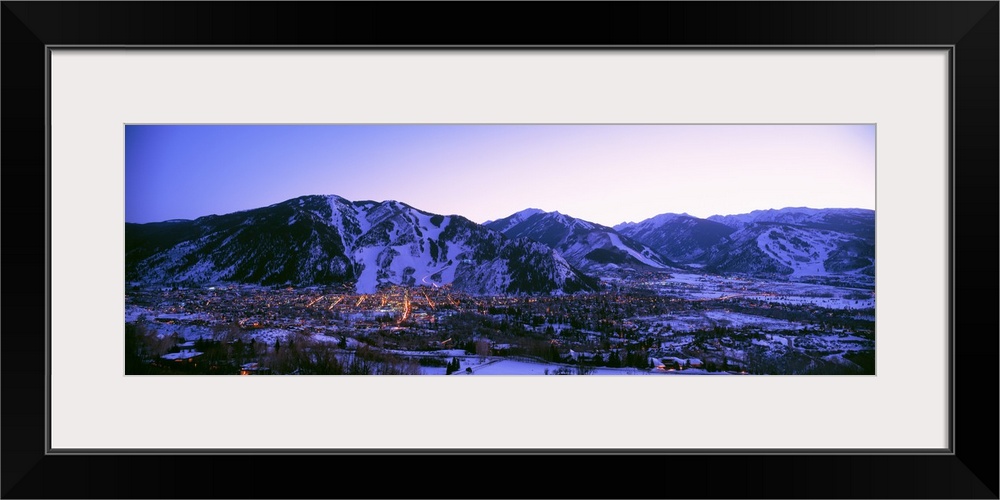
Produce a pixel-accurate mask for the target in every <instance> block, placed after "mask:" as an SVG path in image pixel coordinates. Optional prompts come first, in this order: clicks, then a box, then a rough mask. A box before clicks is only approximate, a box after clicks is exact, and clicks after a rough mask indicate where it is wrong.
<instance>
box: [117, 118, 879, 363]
mask: <svg viewBox="0 0 1000 500" xmlns="http://www.w3.org/2000/svg"><path fill="white" fill-rule="evenodd" d="M875 144H876V127H875V125H874V124H843V125H841V124H837V125H811V124H806V125H744V124H739V125H659V124H655V125H645V124H642V125H638V124H637V125H596V124H595V125H592V124H538V125H534V124H532V125H527V124H525V125H520V124H511V125H507V124H497V125H488V124H455V125H452V124H364V125H126V126H125V186H124V188H125V191H124V200H125V207H124V208H125V220H124V235H125V263H124V264H125V283H124V289H125V304H124V316H125V317H124V334H123V337H124V338H123V340H124V367H125V368H124V369H125V374H126V375H232V376H247V375H442V376H446V375H447V376H469V375H473V376H484V375H507V376H524V375H529V376H549V375H590V376H617V375H652V376H680V375H730V376H746V375H834V376H848V375H875V372H876V370H875V344H876V338H875V173H876V155H875Z"/></svg>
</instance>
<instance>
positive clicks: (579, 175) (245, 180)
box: [125, 124, 876, 226]
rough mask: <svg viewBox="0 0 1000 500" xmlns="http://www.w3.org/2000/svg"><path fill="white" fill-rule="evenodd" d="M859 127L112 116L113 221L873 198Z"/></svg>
mask: <svg viewBox="0 0 1000 500" xmlns="http://www.w3.org/2000/svg"><path fill="white" fill-rule="evenodd" d="M875 163H876V158H875V125H873V124H867V125H866V124H861V125H584V124H578V125H444V124H442V125H433V124H426V125H405V124H404V125H126V127H125V221H126V222H137V223H144V222H158V221H164V220H169V219H195V218H198V217H202V216H205V215H212V214H219V215H221V214H227V213H232V212H236V211H241V210H248V209H253V208H259V207H264V206H268V205H272V204H275V203H279V202H282V201H285V200H288V199H291V198H296V197H299V196H303V195H310V194H322V195H328V194H335V195H338V196H342V197H344V198H346V199H348V200H352V201H358V200H374V201H383V200H397V201H401V202H404V203H406V204H408V205H411V206H413V207H415V208H418V209H421V210H425V211H428V212H432V213H438V214H442V215H452V214H458V215H462V216H465V217H468V218H469V219H471V220H473V221H475V222H479V223H482V222H485V221H487V220H495V219H499V218H503V217H506V216H508V215H510V214H512V213H515V212H518V211H521V210H524V209H526V208H529V207H530V208H539V209H542V210H546V211H559V212H561V213H564V214H567V215H571V216H573V217H577V218H580V219H585V220H588V221H592V222H596V223H599V224H603V225H607V226H613V225H616V224H619V223H621V222H627V221H631V222H638V221H641V220H644V219H647V218H649V217H653V216H655V215H659V214H662V213H688V214H690V215H694V216H697V217H708V216H711V215H728V214H737V213H747V212H751V211H753V210H766V209H772V208H774V209H777V208H784V207H810V208H866V209H875Z"/></svg>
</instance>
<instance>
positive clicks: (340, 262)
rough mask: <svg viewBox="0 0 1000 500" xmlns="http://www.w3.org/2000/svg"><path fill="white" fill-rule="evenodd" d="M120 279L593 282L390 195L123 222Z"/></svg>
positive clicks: (556, 285)
mask: <svg viewBox="0 0 1000 500" xmlns="http://www.w3.org/2000/svg"><path fill="white" fill-rule="evenodd" d="M125 272H126V280H129V281H144V282H152V283H170V282H172V283H184V282H187V283H210V282H239V283H256V284H264V285H269V284H286V283H287V284H293V285H312V284H337V283H352V282H353V283H355V287H356V289H357V291H358V292H359V293H371V292H374V291H375V290H376V289H377V288H378V287H379V286H380V285H384V284H401V285H417V284H424V285H428V286H432V285H447V284H450V285H452V286H453V287H455V288H456V289H461V290H464V291H467V292H469V293H477V294H502V293H572V292H575V291H580V290H594V289H597V287H598V286H599V283H598V282H597V280H595V279H594V278H591V277H588V276H586V275H584V274H583V273H581V272H580V271H578V270H577V269H575V268H573V266H571V265H570V264H569V263H568V262H566V260H565V259H563V258H562V257H561V256H560V255H559V254H558V253H556V252H555V251H553V250H552V249H551V248H549V247H547V246H545V245H543V244H539V243H536V242H533V241H530V240H525V239H520V240H519V239H513V238H508V237H505V236H504V235H503V234H501V233H499V232H497V231H493V230H491V229H488V228H486V227H483V226H481V225H479V224H476V223H474V222H472V221H470V220H468V219H466V218H464V217H461V216H457V215H451V216H443V215H436V214H431V213H428V212H424V211H422V210H418V209H416V208H413V207H411V206H409V205H406V204H404V203H400V202H398V201H384V202H381V203H377V202H374V201H354V202H352V201H349V200H346V199H344V198H341V197H339V196H303V197H300V198H295V199H292V200H288V201H285V202H282V203H277V204H275V205H271V206H269V207H263V208H258V209H253V210H247V211H242V212H236V213H232V214H227V215H222V216H215V215H213V216H207V217H200V218H198V219H195V220H192V221H188V220H184V221H171V222H161V223H150V224H126V225H125Z"/></svg>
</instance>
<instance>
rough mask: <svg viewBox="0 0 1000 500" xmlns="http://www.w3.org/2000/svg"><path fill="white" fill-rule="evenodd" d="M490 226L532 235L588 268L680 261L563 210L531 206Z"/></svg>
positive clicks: (646, 266)
mask: <svg viewBox="0 0 1000 500" xmlns="http://www.w3.org/2000/svg"><path fill="white" fill-rule="evenodd" d="M486 227H489V228H491V229H494V230H496V231H501V232H503V234H504V235H506V236H507V237H510V238H528V239H531V240H533V241H537V242H539V243H542V244H545V245H548V246H550V247H552V248H554V249H555V250H556V251H558V252H559V254H560V255H562V256H563V257H564V258H565V259H566V260H567V261H568V262H569V263H570V264H572V265H573V266H575V267H577V268H579V269H582V270H583V271H585V272H598V271H603V270H611V269H620V268H624V267H628V268H641V269H649V268H653V269H672V268H676V266H677V265H676V264H675V263H674V262H672V261H670V260H669V259H666V258H664V257H663V256H661V255H659V254H658V253H657V252H656V251H654V250H653V249H651V248H649V247H647V246H646V245H643V244H641V243H638V242H636V241H634V240H632V239H631V238H628V237H626V236H622V235H621V234H619V233H618V232H617V231H615V230H614V229H612V228H610V227H607V226H602V225H600V224H595V223H593V222H588V221H585V220H582V219H577V218H574V217H570V216H568V215H564V214H561V213H559V212H543V211H541V210H538V209H534V208H529V209H527V210H523V211H521V212H518V213H515V214H513V215H511V216H509V217H505V218H503V219H499V220H495V221H491V222H488V223H487V224H486Z"/></svg>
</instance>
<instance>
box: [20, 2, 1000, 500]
mask: <svg viewBox="0 0 1000 500" xmlns="http://www.w3.org/2000/svg"><path fill="white" fill-rule="evenodd" d="M2 4H3V6H2V11H0V12H2V13H0V22H2V25H0V30H2V37H3V38H2V48H0V50H2V52H0V61H2V75H3V85H2V102H3V106H2V122H3V127H2V139H3V141H2V142H3V146H4V147H3V148H2V150H0V160H2V166H3V180H4V181H6V182H4V187H3V194H4V195H5V196H4V200H3V216H2V221H3V223H4V228H5V236H6V237H7V238H5V239H4V243H3V246H2V254H3V260H4V261H5V262H6V263H7V264H8V267H7V270H8V274H7V278H8V279H7V280H6V282H5V283H4V285H7V286H6V287H4V290H3V291H4V293H3V311H4V313H6V314H4V315H3V320H2V330H3V333H4V334H3V336H2V337H0V342H2V349H0V356H2V375H3V377H2V393H0V394H2V395H0V397H2V406H0V411H2V432H3V439H2V440H0V446H2V453H3V463H2V473H3V474H2V495H3V497H4V498H50V497H51V498H54V497H58V498H89V497H105V498H111V497H130V498H155V497H171V498H196V497H200V498H209V497H220V496H221V497H231V498H236V497H243V498H261V497H272V498H308V497H315V496H320V497H328V496H329V497H335V496H353V497H383V498H411V497H422V496H431V497H441V498H453V497H462V498H471V497H512V498H519V497H553V496H556V497H570V498H573V497H580V498H584V497H605V498H650V497H652V498H658V497H688V498H702V497H712V498H761V497H766V498H786V497H796V498H890V497H905V498H925V497H932V498H998V496H997V495H998V466H997V465H998V464H997V457H998V445H997V443H998V441H997V426H996V422H997V421H998V405H997V399H995V398H996V394H997V391H996V386H995V385H993V384H995V383H996V380H997V377H996V374H997V368H998V359H997V356H996V353H997V352H998V351H997V332H998V331H1000V329H998V325H997V314H996V310H995V309H994V310H988V311H978V310H977V305H976V304H981V303H986V304H994V305H995V304H997V303H998V301H997V287H996V281H995V279H996V276H997V273H996V267H995V265H996V262H997V259H996V256H997V255H998V252H997V241H998V238H997V233H996V231H997V227H998V224H997V222H998V220H997V219H998V213H997V206H998V204H997V201H998V193H997V186H998V183H997V180H998V165H1000V158H998V135H1000V134H998V116H1000V114H998V95H1000V85H998V66H1000V57H998V40H1000V36H998V19H1000V4H998V2H997V1H985V2H933V1H929V2H761V3H758V2H640V3H631V2H619V3H610V4H605V3H578V4H570V3H553V4H550V5H542V4H540V3H489V2H482V3H451V2H445V3H415V2H406V3H327V2H7V1H4V2H2ZM455 19H460V20H464V21H463V22H456V21H455ZM53 45H60V46H79V47H88V46H123V45H124V46H140V45H149V46H172V47H176V46H185V45H191V46H220V47H235V46H241V47H242V46H281V45H294V46H310V45H314V46H330V45H336V46H344V45H352V46H380V45H392V46H407V45H420V46H460V47H473V48H474V47H486V46H532V47H547V46H585V47H586V46H589V47H611V48H613V47H615V46H635V47H638V46H644V47H657V46H692V47H697V46H709V47H710V46H720V45H725V46H747V47H755V46H756V47H759V46H785V47H795V48H802V49H805V50H808V49H809V48H810V47H818V46H845V47H852V46H856V47H880V46H882V47H884V46H894V47H895V46H910V47H926V46H949V47H951V49H950V50H951V60H952V66H951V69H952V82H953V87H952V98H953V109H952V114H951V116H952V122H951V130H952V132H953V139H954V140H953V149H952V153H953V157H952V162H953V164H952V180H951V181H952V188H953V194H952V202H953V203H952V213H951V214H950V215H951V219H952V221H953V222H952V224H951V235H952V240H953V241H952V264H953V265H952V269H953V275H952V282H953V285H952V288H953V290H952V292H953V293H952V294H951V296H950V302H951V304H950V306H951V308H952V316H953V332H952V344H951V345H952V350H953V360H954V361H953V365H954V372H953V374H952V376H953V379H952V387H953V391H952V404H953V413H952V415H953V428H952V436H953V440H952V443H953V446H952V449H951V450H950V451H951V453H944V454H930V455H908V454H832V455H831V454H808V453H798V454H751V455H741V454H713V453H704V454H695V455H683V456H680V455H648V454H647V455H629V454H621V455H617V454H616V455H609V454H603V455H599V456H592V455H587V454H568V455H558V456H553V455H545V454H508V455H496V454H490V455H489V456H486V455H487V454H476V453H471V454H428V455H433V456H432V457H431V456H414V455H413V454H409V455H407V454H380V453H371V454H366V455H352V456H336V455H275V454H268V455H250V454H193V453H192V454H175V455H163V454H133V455H124V454H123V455H108V454H97V455H82V454H81V455H72V454H64V455H52V454H48V453H47V448H46V446H47V443H46V437H45V427H46V415H47V405H48V402H47V401H46V397H45V395H46V390H45V389H46V380H47V379H46V370H47V363H46V352H47V345H46V338H47V337H46V324H47V322H46V321H45V318H46V317H47V314H49V311H48V310H47V306H46V304H47V283H48V281H49V268H48V260H47V255H48V244H47V241H48V234H47V231H48V229H47V227H48V225H47V215H46V214H47V207H48V199H47V188H46V183H47V176H46V171H47V167H46V165H47V163H46V162H47V146H48V144H47V141H48V139H47V137H48V136H47V130H46V126H47V124H46V118H47V114H48V108H47V100H46V95H47V76H48V73H47V69H48V68H47V66H46V62H47V48H46V47H48V46H53ZM959 191H961V195H959ZM22 270H23V271H27V272H26V273H24V274H20V271H22ZM12 275H13V276H14V277H15V278H12V277H11V276H12ZM983 277H985V279H983ZM980 299H982V300H980ZM973 300H975V301H976V302H972V301H973ZM994 307H995V306H994ZM983 353H985V354H983ZM487 458H488V459H489V460H484V459H487ZM425 459H430V460H433V461H434V463H433V468H434V469H435V470H436V471H439V472H440V473H439V474H435V475H433V476H427V475H426V473H425V472H424V468H417V467H415V464H417V463H420V462H424V461H425ZM306 465H308V466H310V467H312V466H319V467H320V468H321V469H323V468H326V469H328V470H330V471H331V474H332V475H333V476H334V477H338V478H346V479H343V482H342V483H341V482H336V483H334V484H330V483H331V481H329V480H327V479H326V478H317V477H310V476H309V475H308V474H307V473H306V472H305V470H304V469H303V467H304V466H306ZM563 471H566V472H563ZM529 477H535V478H539V479H541V482H542V483H543V484H545V486H544V487H543V488H542V489H540V490H539V489H535V488H534V487H532V486H529V484H532V482H526V481H527V479H528V478H529ZM533 483H538V481H533ZM317 485H319V486H320V487H319V489H317Z"/></svg>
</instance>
